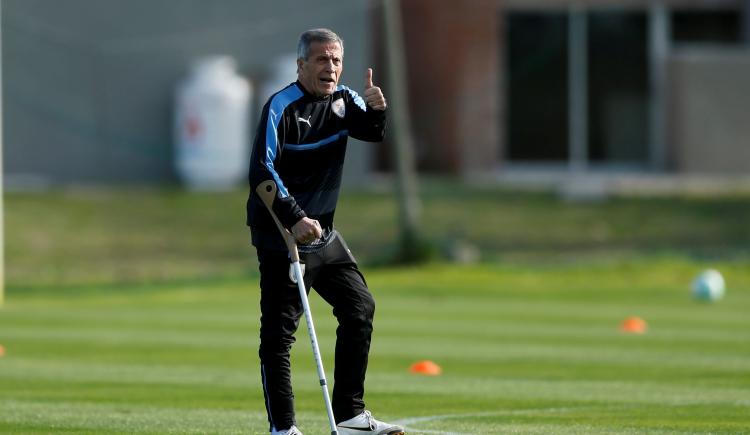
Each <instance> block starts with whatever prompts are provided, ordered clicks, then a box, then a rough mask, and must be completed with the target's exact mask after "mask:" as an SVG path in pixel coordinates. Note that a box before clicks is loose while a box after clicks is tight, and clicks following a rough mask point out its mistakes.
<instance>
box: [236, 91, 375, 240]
mask: <svg viewBox="0 0 750 435" xmlns="http://www.w3.org/2000/svg"><path fill="white" fill-rule="evenodd" d="M384 134H385V112H384V111H377V110H373V109H371V108H370V107H368V106H367V105H366V104H365V102H364V100H363V99H362V97H360V96H359V95H358V94H357V93H356V92H354V91H353V90H351V89H349V88H347V87H346V86H341V85H339V86H337V87H336V91H335V92H334V93H333V94H332V95H326V96H323V97H316V96H314V95H312V94H309V93H308V92H307V91H306V90H305V89H304V88H303V87H302V85H301V84H300V83H299V82H295V83H292V84H290V85H289V86H287V87H285V88H284V89H282V90H281V91H279V92H277V93H276V94H274V95H272V96H271V98H270V99H269V100H268V102H267V103H266V105H265V106H263V113H262V114H261V118H260V122H259V125H258V131H257V134H256V136H255V142H254V144H253V152H252V157H251V160H250V173H249V180H250V196H249V198H248V200H247V224H248V225H249V226H250V228H251V231H252V240H253V245H255V246H256V247H258V248H263V249H274V250H286V245H284V242H283V240H282V238H281V235H280V234H279V230H278V229H277V228H276V225H275V224H274V222H273V219H272V218H271V215H270V214H269V213H268V210H266V208H265V206H264V205H263V201H261V199H260V198H259V197H258V195H257V194H256V193H255V189H256V188H257V187H258V185H259V184H260V183H262V182H263V181H265V180H274V181H275V182H276V185H277V187H278V189H277V194H276V199H275V200H274V203H273V211H274V213H276V216H278V218H279V220H280V221H281V223H282V225H284V227H285V228H287V229H291V228H292V226H294V224H296V223H297V222H298V221H299V220H300V219H302V218H303V217H305V216H307V217H309V218H311V219H316V220H318V221H319V222H320V225H321V227H322V228H323V234H324V238H325V235H328V234H331V233H332V230H333V215H334V213H335V212H336V202H337V201H338V196H339V188H340V186H341V173H342V169H343V166H344V156H345V154H346V141H347V138H348V137H349V136H351V137H353V138H356V139H359V140H363V141H368V142H378V141H382V140H383V135H384Z"/></svg>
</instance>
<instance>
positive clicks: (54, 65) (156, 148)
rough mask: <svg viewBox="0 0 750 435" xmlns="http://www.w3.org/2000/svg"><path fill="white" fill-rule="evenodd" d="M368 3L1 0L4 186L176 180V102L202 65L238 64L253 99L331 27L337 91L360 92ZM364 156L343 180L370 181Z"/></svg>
mask: <svg viewBox="0 0 750 435" xmlns="http://www.w3.org/2000/svg"><path fill="white" fill-rule="evenodd" d="M368 4H369V3H368V1H367V0H348V1H345V2H341V1H336V0H309V1H299V0H298V1H293V0H275V1H274V2H259V1H247V0H212V1H205V0H128V1H122V0H65V1H59V0H5V1H3V11H2V12H3V16H2V20H3V23H2V29H3V40H2V43H3V59H2V60H3V68H4V71H3V86H4V99H5V101H4V113H3V115H4V126H5V149H4V153H5V154H4V158H5V171H6V180H7V184H8V185H9V186H11V187H12V186H13V185H14V183H15V184H18V183H23V182H24V180H25V181H29V180H32V181H33V180H36V181H38V182H42V183H45V184H67V183H151V182H171V181H173V180H175V171H174V167H173V163H172V146H173V145H172V101H173V93H174V89H175V85H176V83H177V82H178V81H179V80H180V79H182V78H183V77H184V76H185V74H186V71H187V68H188V65H189V64H190V62H191V60H192V59H194V58H196V57H199V56H203V55H209V54H229V55H231V56H233V57H235V58H236V59H237V60H238V64H239V68H240V73H241V74H243V75H245V76H246V77H249V78H250V79H251V81H252V82H253V84H254V85H255V88H256V90H257V89H258V88H259V86H258V85H259V84H260V81H261V80H262V79H264V78H265V77H266V76H267V74H268V66H269V64H270V63H271V62H273V60H274V59H275V58H276V57H278V56H279V55H282V54H285V53H290V52H294V51H295V50H296V42H297V37H298V35H299V34H300V33H301V32H302V31H304V30H306V29H308V28H311V27H330V28H332V29H333V30H335V31H337V32H338V33H339V34H340V35H341V36H342V37H343V38H344V41H345V42H346V47H345V48H346V58H345V73H344V76H343V79H342V82H344V83H346V84H349V85H350V86H351V87H352V88H354V89H360V88H362V85H363V79H362V77H363V75H364V70H365V68H366V67H367V66H368V64H369V59H370V54H369V48H370V41H369V40H368V31H367V25H368V23H369V20H368V13H369V12H368ZM254 107H256V105H254ZM253 112H255V113H254V117H257V110H254V111H253ZM251 121H252V122H253V125H252V127H251V129H250V130H251V131H252V132H253V135H254V131H255V122H254V119H253V120H251ZM352 142H356V141H352ZM371 154H372V147H371V146H367V145H362V144H358V143H352V144H351V146H350V152H349V156H348V160H349V162H348V164H347V168H346V172H345V176H346V177H347V178H350V179H351V178H352V177H353V176H355V175H358V174H359V176H360V177H361V174H366V173H367V169H368V166H369V160H370V155H371Z"/></svg>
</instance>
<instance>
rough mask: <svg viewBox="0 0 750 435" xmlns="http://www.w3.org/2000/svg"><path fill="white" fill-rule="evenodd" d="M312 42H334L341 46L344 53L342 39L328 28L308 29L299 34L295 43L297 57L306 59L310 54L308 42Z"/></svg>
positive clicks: (342, 53)
mask: <svg viewBox="0 0 750 435" xmlns="http://www.w3.org/2000/svg"><path fill="white" fill-rule="evenodd" d="M313 42H335V43H338V44H339V46H340V47H341V56H343V55H344V40H343V39H341V37H340V36H339V35H337V34H335V33H334V32H333V30H330V29H310V30H307V31H305V32H303V33H302V34H301V35H299V42H298V43H297V59H302V60H307V58H308V56H310V44H311V43H313Z"/></svg>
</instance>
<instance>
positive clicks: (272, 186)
mask: <svg viewBox="0 0 750 435" xmlns="http://www.w3.org/2000/svg"><path fill="white" fill-rule="evenodd" d="M276 190H277V188H276V183H275V182H274V181H273V180H266V181H264V182H262V183H260V184H259V185H258V187H257V188H256V189H255V192H256V193H257V194H258V196H260V200H261V201H263V204H265V205H266V208H267V209H268V212H269V213H270V214H271V217H272V218H273V221H274V222H276V226H277V227H278V228H279V232H280V233H281V237H283V238H284V243H285V244H286V247H287V249H288V250H289V255H290V257H291V258H292V262H294V261H299V252H298V251H297V240H296V239H295V238H294V236H293V235H292V233H290V232H289V230H287V229H286V228H284V226H283V225H281V221H279V218H278V217H277V216H276V213H274V212H273V201H274V200H275V199H276Z"/></svg>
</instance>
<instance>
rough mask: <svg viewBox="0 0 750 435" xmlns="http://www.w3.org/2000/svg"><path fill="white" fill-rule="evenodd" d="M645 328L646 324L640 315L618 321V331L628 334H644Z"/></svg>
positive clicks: (646, 327)
mask: <svg viewBox="0 0 750 435" xmlns="http://www.w3.org/2000/svg"><path fill="white" fill-rule="evenodd" d="M646 329H648V325H647V324H646V321H645V320H643V319H641V318H640V317H628V318H627V319H625V320H623V321H622V323H620V331H622V332H626V333H628V334H644V333H645V332H646Z"/></svg>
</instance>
